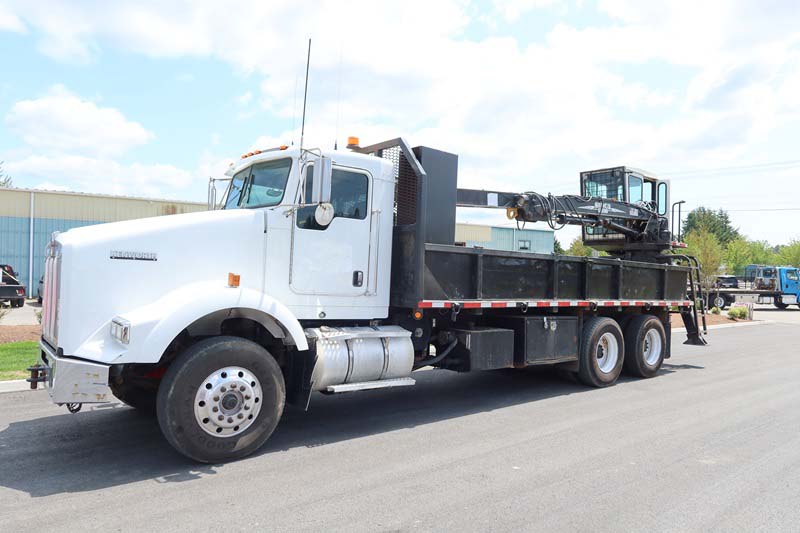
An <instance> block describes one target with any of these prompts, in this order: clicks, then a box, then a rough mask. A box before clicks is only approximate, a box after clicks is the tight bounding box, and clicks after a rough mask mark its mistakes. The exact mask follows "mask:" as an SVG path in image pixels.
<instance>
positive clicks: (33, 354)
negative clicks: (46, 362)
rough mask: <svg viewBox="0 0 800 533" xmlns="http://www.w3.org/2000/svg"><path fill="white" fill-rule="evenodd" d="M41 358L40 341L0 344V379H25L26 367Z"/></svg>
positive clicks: (26, 374)
mask: <svg viewBox="0 0 800 533" xmlns="http://www.w3.org/2000/svg"><path fill="white" fill-rule="evenodd" d="M38 360H39V343H37V342H35V341H26V342H9V343H7V344H0V381H6V380H9V379H25V378H27V377H29V376H30V372H27V371H26V370H25V369H26V368H28V367H29V366H31V365H33V364H36V362H37V361H38Z"/></svg>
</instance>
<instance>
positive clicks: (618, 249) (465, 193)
mask: <svg viewBox="0 0 800 533" xmlns="http://www.w3.org/2000/svg"><path fill="white" fill-rule="evenodd" d="M456 205H457V206H459V207H482V208H496V209H505V210H506V216H507V217H508V218H509V219H510V220H516V221H517V222H522V223H524V222H547V223H548V224H549V225H550V227H551V228H553V229H560V228H561V227H563V226H565V225H567V224H569V225H575V226H581V227H583V228H585V229H586V230H587V231H585V232H584V234H586V233H589V234H591V232H592V230H593V229H596V228H604V229H605V230H608V231H609V232H613V233H615V234H617V235H620V236H622V239H614V240H613V241H612V240H611V239H609V242H607V243H601V245H599V246H598V244H597V241H595V240H592V242H585V244H587V245H589V246H593V247H596V248H600V249H603V250H605V251H607V252H609V253H610V254H612V255H625V256H627V257H630V258H633V257H634V256H637V257H638V258H642V255H646V256H652V255H653V254H654V253H655V254H658V255H660V254H661V252H662V251H663V250H667V249H669V248H670V247H671V234H670V232H669V227H668V226H669V223H668V221H667V219H666V218H665V217H662V216H659V215H658V213H657V212H656V210H655V208H654V206H652V205H650V204H649V203H648V202H640V203H636V204H634V203H630V202H625V201H622V200H616V199H613V198H603V197H598V196H586V197H584V196H577V195H558V196H556V195H552V194H549V195H546V196H545V195H542V194H539V193H536V192H524V193H511V192H500V191H485V190H477V189H458V193H457V200H456ZM584 240H585V241H586V239H584Z"/></svg>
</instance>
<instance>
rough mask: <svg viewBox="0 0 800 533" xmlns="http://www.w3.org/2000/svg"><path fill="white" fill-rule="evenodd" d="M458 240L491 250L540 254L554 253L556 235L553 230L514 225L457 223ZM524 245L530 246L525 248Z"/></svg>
mask: <svg viewBox="0 0 800 533" xmlns="http://www.w3.org/2000/svg"><path fill="white" fill-rule="evenodd" d="M456 242H463V243H466V245H467V246H480V247H482V248H488V249H491V250H507V251H524V252H531V253H539V254H551V253H553V246H554V242H555V237H554V235H553V231H552V230H545V229H517V228H514V227H510V228H506V227H496V226H483V225H478V224H456ZM524 246H529V249H528V250H524V249H522V248H524Z"/></svg>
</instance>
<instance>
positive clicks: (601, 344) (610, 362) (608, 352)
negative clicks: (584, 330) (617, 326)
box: [595, 333, 619, 374]
mask: <svg viewBox="0 0 800 533" xmlns="http://www.w3.org/2000/svg"><path fill="white" fill-rule="evenodd" d="M595 356H596V357H597V368H598V369H600V372H602V373H603V374H610V373H611V372H613V371H614V368H615V367H616V366H617V361H619V343H618V342H617V338H616V337H615V336H614V334H613V333H603V334H602V335H601V336H600V339H599V340H598V341H597V345H596V346H595Z"/></svg>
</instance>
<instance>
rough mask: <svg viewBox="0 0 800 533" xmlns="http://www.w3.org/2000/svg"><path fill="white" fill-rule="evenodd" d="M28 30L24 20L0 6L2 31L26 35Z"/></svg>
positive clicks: (0, 28) (0, 27) (0, 29)
mask: <svg viewBox="0 0 800 533" xmlns="http://www.w3.org/2000/svg"><path fill="white" fill-rule="evenodd" d="M26 30H27V28H26V27H25V24H23V22H22V20H20V18H19V17H18V16H16V15H15V14H13V13H11V12H10V11H8V10H7V9H6V8H5V7H3V6H0V31H12V32H15V33H25V31H26Z"/></svg>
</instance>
